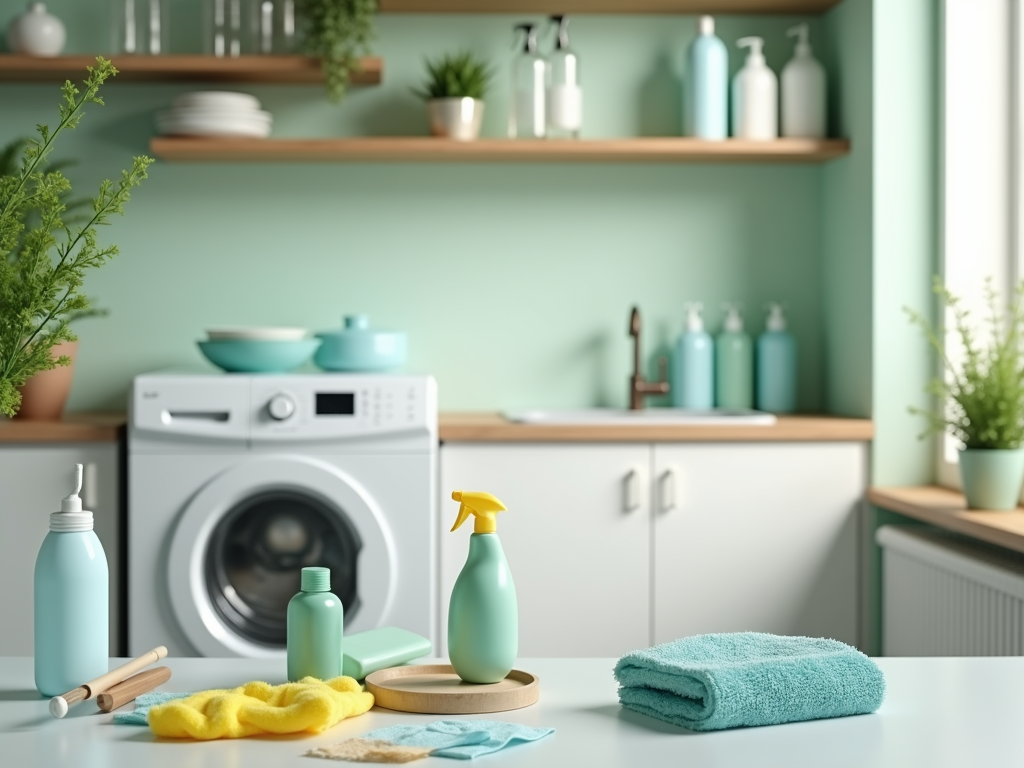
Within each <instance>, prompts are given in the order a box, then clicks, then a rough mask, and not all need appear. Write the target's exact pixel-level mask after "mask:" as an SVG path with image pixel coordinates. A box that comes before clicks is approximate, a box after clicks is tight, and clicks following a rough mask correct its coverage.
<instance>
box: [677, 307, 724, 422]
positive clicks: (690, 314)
mask: <svg viewBox="0 0 1024 768" xmlns="http://www.w3.org/2000/svg"><path fill="white" fill-rule="evenodd" d="M701 309H703V305H701V304H687V306H686V313H687V317H686V331H685V332H684V333H683V335H682V336H680V337H679V342H678V343H677V344H676V351H675V355H674V359H673V369H674V372H675V375H674V376H673V380H672V388H671V390H670V391H671V393H672V405H674V406H675V407H676V408H693V409H696V410H701V411H707V410H710V409H711V408H712V407H714V404H715V386H714V385H715V344H714V341H712V339H711V336H710V335H709V334H708V333H707V331H705V330H704V321H703V320H702V319H701V317H700V311H701Z"/></svg>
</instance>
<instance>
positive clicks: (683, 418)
mask: <svg viewBox="0 0 1024 768" xmlns="http://www.w3.org/2000/svg"><path fill="white" fill-rule="evenodd" d="M502 416H504V417H505V418H506V419H508V420H509V421H514V422H518V423H521V424H552V425H574V426H575V425H583V424H594V425H598V426H610V425H615V424H621V425H641V424H645V425H670V426H687V425H689V426H704V425H716V426H727V425H734V426H771V425H772V424H774V423H775V421H776V420H775V416H773V415H772V414H770V413H765V412H764V411H751V410H728V409H725V408H714V409H712V410H710V411H697V410H690V409H687V408H644V409H642V410H638V411H631V410H629V409H627V408H579V409H568V410H555V409H551V410H545V409H535V410H526V411H504V412H502Z"/></svg>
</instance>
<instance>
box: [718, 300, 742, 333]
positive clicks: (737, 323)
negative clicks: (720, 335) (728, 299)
mask: <svg viewBox="0 0 1024 768" xmlns="http://www.w3.org/2000/svg"><path fill="white" fill-rule="evenodd" d="M722 309H724V310H725V323H724V324H723V326H724V328H725V331H726V333H741V332H742V331H743V318H742V317H741V316H740V305H739V304H723V305H722Z"/></svg>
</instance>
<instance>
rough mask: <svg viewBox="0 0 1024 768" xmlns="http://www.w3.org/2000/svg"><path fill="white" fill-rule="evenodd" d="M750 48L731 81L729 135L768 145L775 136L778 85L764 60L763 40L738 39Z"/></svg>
mask: <svg viewBox="0 0 1024 768" xmlns="http://www.w3.org/2000/svg"><path fill="white" fill-rule="evenodd" d="M736 45H737V46H739V47H740V48H750V54H749V55H748V56H747V62H746V64H744V65H743V69H741V70H740V71H739V72H737V73H736V76H735V77H734V78H733V79H732V135H733V136H734V137H735V138H737V139H752V140H757V141H770V140H772V139H776V138H778V136H779V81H778V78H777V77H776V76H775V73H774V72H772V70H771V67H769V66H768V64H767V63H766V62H765V59H764V53H763V48H764V39H763V38H760V37H741V38H740V39H739V40H737V41H736Z"/></svg>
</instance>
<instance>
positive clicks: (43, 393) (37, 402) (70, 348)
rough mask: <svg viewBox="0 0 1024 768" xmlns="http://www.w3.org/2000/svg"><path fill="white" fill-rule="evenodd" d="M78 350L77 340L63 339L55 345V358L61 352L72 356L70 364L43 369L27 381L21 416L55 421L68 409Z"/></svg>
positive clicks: (19, 413)
mask: <svg viewBox="0 0 1024 768" xmlns="http://www.w3.org/2000/svg"><path fill="white" fill-rule="evenodd" d="M77 354H78V342H77V341H62V342H61V343H60V344H58V345H57V346H55V347H54V348H53V357H54V359H56V358H58V357H60V356H61V355H67V356H68V357H70V358H71V364H70V365H61V366H57V367H56V368H53V369H51V370H49V371H40V372H39V373H37V374H36V375H35V376H33V377H32V378H30V379H29V380H28V381H26V382H25V386H23V387H22V388H21V390H20V391H21V409H20V410H19V411H18V418H19V419H41V420H49V421H53V420H56V419H59V418H60V415H61V413H63V412H64V403H66V402H67V400H68V394H69V393H70V392H71V380H72V379H73V378H74V375H75V356H76V355H77Z"/></svg>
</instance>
